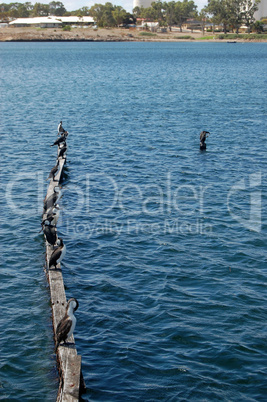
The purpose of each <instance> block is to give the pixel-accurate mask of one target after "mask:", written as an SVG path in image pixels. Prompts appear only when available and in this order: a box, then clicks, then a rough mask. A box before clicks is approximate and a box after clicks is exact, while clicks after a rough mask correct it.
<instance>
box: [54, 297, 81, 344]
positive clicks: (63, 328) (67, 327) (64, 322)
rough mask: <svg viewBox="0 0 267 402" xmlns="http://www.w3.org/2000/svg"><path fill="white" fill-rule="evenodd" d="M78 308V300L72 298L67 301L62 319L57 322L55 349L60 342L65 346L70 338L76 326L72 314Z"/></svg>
mask: <svg viewBox="0 0 267 402" xmlns="http://www.w3.org/2000/svg"><path fill="white" fill-rule="evenodd" d="M78 307H79V303H78V300H77V299H75V298H74V297H72V298H71V299H69V301H68V303H67V307H66V312H65V315H64V317H63V318H62V319H61V320H60V321H59V323H58V325H57V328H56V348H55V351H57V348H58V347H59V344H60V342H62V341H63V342H64V345H66V340H67V339H68V338H70V337H71V335H72V334H73V332H74V329H75V326H76V317H75V315H74V312H75V311H76V310H77V308H78Z"/></svg>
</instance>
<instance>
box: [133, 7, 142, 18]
mask: <svg viewBox="0 0 267 402" xmlns="http://www.w3.org/2000/svg"><path fill="white" fill-rule="evenodd" d="M142 8H144V7H138V6H136V7H134V9H133V15H134V17H135V18H140V16H141V13H142Z"/></svg>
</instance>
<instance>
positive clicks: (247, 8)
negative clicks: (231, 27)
mask: <svg viewBox="0 0 267 402" xmlns="http://www.w3.org/2000/svg"><path fill="white" fill-rule="evenodd" d="M260 2H261V0H255V2H252V1H251V0H247V2H246V5H245V4H243V11H242V19H243V23H244V24H245V25H246V27H247V28H248V32H249V33H250V30H251V27H252V26H253V24H254V23H255V18H254V14H255V12H256V11H257V10H258V8H259V7H258V5H259V3H260Z"/></svg>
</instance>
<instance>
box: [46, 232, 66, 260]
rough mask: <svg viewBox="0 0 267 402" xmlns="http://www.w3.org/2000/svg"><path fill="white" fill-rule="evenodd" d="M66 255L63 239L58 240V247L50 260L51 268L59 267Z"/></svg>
mask: <svg viewBox="0 0 267 402" xmlns="http://www.w3.org/2000/svg"><path fill="white" fill-rule="evenodd" d="M65 254H66V246H65V244H64V243H63V240H62V238H61V237H59V238H58V247H57V248H56V249H55V250H54V251H53V253H52V254H51V257H50V260H49V265H48V266H49V268H51V267H55V268H56V267H57V264H58V263H59V262H61V261H62V259H63V258H64V256H65Z"/></svg>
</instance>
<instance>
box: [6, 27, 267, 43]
mask: <svg viewBox="0 0 267 402" xmlns="http://www.w3.org/2000/svg"><path fill="white" fill-rule="evenodd" d="M183 36H190V37H191V39H183V38H182V37H183ZM206 36H209V37H210V36H212V34H209V35H208V34H207V35H206ZM179 38H181V39H179ZM200 38H203V35H202V33H201V32H193V33H191V32H185V31H184V32H182V33H181V32H179V31H175V32H167V33H156V34H155V35H154V36H142V35H140V31H138V30H136V29H119V28H111V29H104V28H101V29H97V30H96V31H95V30H93V29H92V28H86V29H85V28H73V29H72V30H71V31H70V32H67V31H63V30H62V29H60V28H57V29H56V28H45V29H40V28H10V27H5V28H1V29H0V42H11V41H99V42H100V41H102V42H121V41H133V42H134V41H135V42H136V41H138V42H158V41H161V42H171V41H179V40H185V41H190V40H192V41H194V40H198V39H200ZM209 40H210V41H215V39H214V38H212V39H209ZM217 40H218V39H217ZM222 41H223V40H220V42H222ZM224 41H225V40H224ZM235 41H241V42H244V40H242V39H240V40H238V39H237V40H236V39H235ZM253 41H254V42H255V40H253ZM266 41H267V39H266V40H263V39H261V40H259V42H266Z"/></svg>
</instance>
